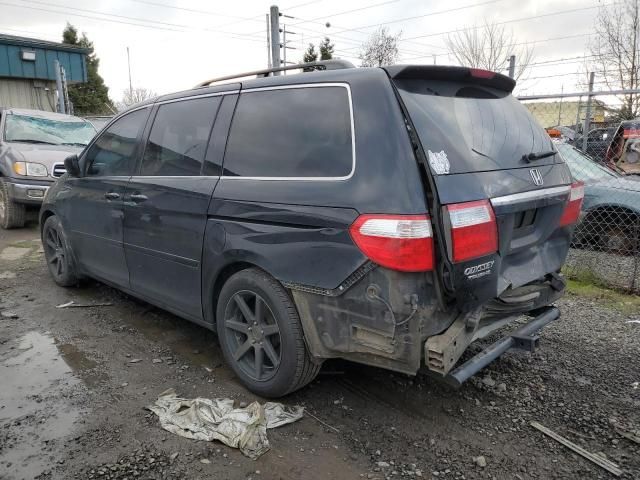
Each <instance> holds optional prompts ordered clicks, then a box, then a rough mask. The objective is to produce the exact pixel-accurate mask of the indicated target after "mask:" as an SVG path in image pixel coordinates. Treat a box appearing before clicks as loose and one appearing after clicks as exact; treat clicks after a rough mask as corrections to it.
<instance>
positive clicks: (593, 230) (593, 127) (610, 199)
mask: <svg viewBox="0 0 640 480" xmlns="http://www.w3.org/2000/svg"><path fill="white" fill-rule="evenodd" d="M639 96H640V91H637V90H634V91H630V90H627V91H618V92H616V94H615V95H612V94H611V93H610V92H607V93H606V94H605V93H595V92H591V93H589V92H585V93H582V94H580V93H576V94H561V95H543V96H529V97H521V98H520V101H522V102H523V104H524V105H525V106H526V107H527V108H528V110H529V111H530V112H531V113H532V115H533V116H534V117H535V118H536V119H537V121H538V122H539V123H540V124H541V125H542V126H543V127H544V128H546V129H547V132H548V133H549V135H550V136H551V137H552V138H553V139H554V142H555V143H556V147H557V149H558V150H559V152H560V154H561V155H562V156H563V158H564V159H565V161H566V162H567V164H568V166H569V169H570V170H571V173H572V175H573V177H574V178H575V179H576V180H580V181H582V182H584V184H585V199H584V204H583V210H582V214H581V217H580V222H579V223H578V226H577V227H576V231H575V234H574V238H573V242H572V248H571V250H570V253H569V257H568V259H567V263H566V266H565V272H566V274H567V275H568V276H569V277H574V278H577V279H580V280H583V281H587V282H590V283H596V284H600V285H605V286H608V287H613V288H617V289H622V290H626V291H630V292H635V293H640V118H636V119H634V120H622V119H621V118H620V114H619V112H620V111H625V108H624V107H625V106H627V105H629V106H633V105H637V104H638V100H640V97H639ZM629 116H632V115H628V114H627V115H626V117H629Z"/></svg>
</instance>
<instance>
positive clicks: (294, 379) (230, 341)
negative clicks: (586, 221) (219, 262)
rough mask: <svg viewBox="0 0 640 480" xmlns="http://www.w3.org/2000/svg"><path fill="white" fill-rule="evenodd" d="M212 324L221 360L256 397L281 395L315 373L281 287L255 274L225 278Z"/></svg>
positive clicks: (244, 272) (316, 368) (246, 272)
mask: <svg viewBox="0 0 640 480" xmlns="http://www.w3.org/2000/svg"><path fill="white" fill-rule="evenodd" d="M216 322H217V329H218V338H219V339H220V345H221V347H222V352H223V354H224V357H225V360H226V361H227V363H228V364H229V365H230V366H231V368H232V369H233V371H234V372H235V374H236V375H237V376H238V377H239V378H240V380H241V382H242V383H243V384H244V385H245V386H246V387H247V388H248V389H249V390H251V391H252V392H254V393H256V394H258V395H261V396H264V397H271V398H275V397H281V396H283V395H286V394H288V393H291V392H293V391H295V390H298V389H299V388H302V387H304V386H305V385H306V384H308V383H309V382H311V381H312V380H313V379H314V378H315V377H316V375H317V374H318V372H319V371H320V364H319V363H314V362H313V361H312V359H311V356H310V355H309V352H308V350H307V347H306V345H305V342H304V336H303V332H302V325H301V324H300V317H299V316H298V312H297V310H296V308H295V305H294V304H293V302H292V301H291V299H290V298H289V295H288V294H287V292H286V290H285V289H284V288H283V287H282V285H280V283H278V282H277V281H276V280H275V279H274V278H272V277H270V276H269V275H267V274H266V273H265V272H263V271H261V270H258V269H255V268H250V269H247V270H242V271H240V272H238V273H236V274H235V275H233V276H232V277H231V278H229V280H227V283H225V284H224V286H223V287H222V290H221V292H220V296H219V298H218V306H217V309H216Z"/></svg>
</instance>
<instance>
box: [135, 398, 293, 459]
mask: <svg viewBox="0 0 640 480" xmlns="http://www.w3.org/2000/svg"><path fill="white" fill-rule="evenodd" d="M147 408H148V409H149V410H151V411H152V412H153V413H155V414H156V415H157V416H158V418H159V419H160V425H161V426H162V428H164V429H165V430H167V431H169V432H171V433H174V434H176V435H180V436H181V437H186V438H192V439H194V440H206V441H209V442H211V441H213V440H219V441H221V442H222V443H224V444H225V445H228V446H230V447H233V448H239V449H240V451H241V452H242V453H243V454H244V455H246V456H247V457H249V458H252V459H254V460H255V459H256V458H258V457H259V456H260V455H262V454H263V453H265V452H267V451H268V450H269V439H268V438H267V428H276V427H279V426H281V425H285V424H287V423H292V422H295V421H297V420H299V419H301V418H302V416H303V414H304V408H303V407H299V406H296V407H286V406H284V405H282V404H281V403H274V402H267V403H265V404H264V406H263V405H260V404H259V403H258V402H253V403H251V404H249V405H247V406H246V407H245V408H233V400H231V399H229V398H215V399H213V400H212V399H209V398H201V397H199V398H194V399H188V398H181V397H178V395H177V394H176V392H175V390H174V389H173V388H170V389H169V390H166V391H165V392H162V393H161V394H160V395H159V396H158V399H157V400H156V401H155V403H154V404H153V405H149V406H148V407H147Z"/></svg>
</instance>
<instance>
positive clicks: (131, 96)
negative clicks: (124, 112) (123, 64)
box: [127, 47, 133, 99]
mask: <svg viewBox="0 0 640 480" xmlns="http://www.w3.org/2000/svg"><path fill="white" fill-rule="evenodd" d="M127 65H128V66H129V97H130V98H131V99H132V98H133V84H132V83H131V58H129V47H127Z"/></svg>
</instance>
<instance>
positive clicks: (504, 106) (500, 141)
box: [395, 79, 560, 174]
mask: <svg viewBox="0 0 640 480" xmlns="http://www.w3.org/2000/svg"><path fill="white" fill-rule="evenodd" d="M395 83H396V86H397V87H398V89H399V92H400V96H401V98H402V100H403V102H404V104H405V106H406V107H407V110H408V113H409V116H410V117H411V120H412V121H413V124H414V126H415V128H416V131H417V134H418V137H419V138H420V142H421V143H422V146H423V148H424V151H425V153H427V154H428V156H429V157H430V159H431V158H434V159H436V160H437V162H439V165H440V171H438V167H434V162H431V161H430V164H431V167H432V169H433V170H434V173H436V174H442V173H452V174H453V173H467V172H481V171H487V170H503V169H507V168H522V167H527V168H531V166H540V165H548V164H552V163H556V162H558V161H560V159H559V158H558V155H553V154H550V155H548V156H544V157H541V158H539V159H536V160H535V161H534V162H527V161H525V160H523V158H522V157H523V156H524V155H529V154H531V153H536V154H541V153H548V152H551V151H553V150H554V149H553V145H552V143H551V140H550V139H549V136H548V135H547V133H546V132H545V131H544V129H543V128H542V127H540V125H538V124H537V123H536V121H535V120H534V118H533V117H532V116H531V114H530V113H529V111H528V110H527V109H526V108H525V107H524V106H523V105H522V104H521V103H520V102H518V100H516V99H515V98H514V97H513V96H512V95H511V94H509V93H507V92H504V91H501V90H497V89H494V88H489V87H484V86H479V85H475V84H473V83H463V82H454V81H435V80H415V79H411V80H397V81H396V82H395ZM443 162H444V163H445V164H448V166H449V168H448V171H447V169H444V168H442V167H441V164H442V163H443Z"/></svg>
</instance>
